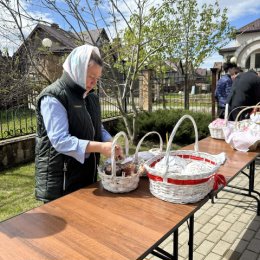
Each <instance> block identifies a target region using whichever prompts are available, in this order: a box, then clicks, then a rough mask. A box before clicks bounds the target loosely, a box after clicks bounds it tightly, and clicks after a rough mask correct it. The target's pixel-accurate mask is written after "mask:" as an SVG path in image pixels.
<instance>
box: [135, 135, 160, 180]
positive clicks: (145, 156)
mask: <svg viewBox="0 0 260 260" xmlns="http://www.w3.org/2000/svg"><path fill="white" fill-rule="evenodd" d="M151 134H156V135H158V137H159V140H160V147H159V149H157V148H156V150H155V149H150V150H149V151H144V152H139V150H140V147H141V145H142V143H143V141H144V139H145V138H146V137H147V136H149V135H151ZM162 150H163V140H162V137H161V135H160V134H159V133H158V132H156V131H152V132H149V133H147V134H145V135H144V136H143V137H142V138H141V140H140V141H139V142H138V144H137V146H136V149H135V154H134V163H135V164H136V165H137V167H138V172H139V174H140V176H141V177H145V176H146V169H145V167H144V163H145V162H146V161H148V160H149V159H151V158H152V157H154V155H155V154H160V153H162Z"/></svg>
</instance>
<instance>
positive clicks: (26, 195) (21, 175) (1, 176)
mask: <svg viewBox="0 0 260 260" xmlns="http://www.w3.org/2000/svg"><path fill="white" fill-rule="evenodd" d="M41 204H42V202H39V201H37V200H36V199H35V197H34V163H29V164H26V165H23V166H20V167H15V168H12V169H8V170H5V171H3V172H0V221H2V220H4V219H7V218H10V217H12V216H15V215H18V214H20V213H22V212H24V211H27V210H29V209H31V208H34V207H37V206H39V205H41Z"/></svg>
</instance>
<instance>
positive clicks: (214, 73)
mask: <svg viewBox="0 0 260 260" xmlns="http://www.w3.org/2000/svg"><path fill="white" fill-rule="evenodd" d="M210 70H211V72H212V77H211V116H212V120H214V119H215V116H216V113H215V103H216V100H215V89H216V84H217V70H218V69H217V68H211V69H210Z"/></svg>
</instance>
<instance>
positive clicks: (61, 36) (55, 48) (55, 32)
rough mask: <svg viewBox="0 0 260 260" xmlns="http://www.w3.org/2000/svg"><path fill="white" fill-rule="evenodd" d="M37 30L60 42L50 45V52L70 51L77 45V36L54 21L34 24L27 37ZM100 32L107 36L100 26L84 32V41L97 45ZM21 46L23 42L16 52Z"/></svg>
mask: <svg viewBox="0 0 260 260" xmlns="http://www.w3.org/2000/svg"><path fill="white" fill-rule="evenodd" d="M37 30H43V31H44V32H45V33H46V36H47V37H48V36H49V37H50V38H52V39H55V40H56V41H57V42H59V43H60V44H59V45H57V44H54V45H52V46H51V47H50V51H51V52H56V53H59V52H61V53H64V52H71V51H72V49H74V48H75V47H77V46H78V45H79V38H78V36H77V35H76V34H74V33H72V32H70V31H65V30H63V29H62V28H60V27H59V25H58V24H55V23H53V24H51V25H50V26H49V25H45V24H41V23H38V24H37V25H36V26H35V28H34V29H33V30H32V32H31V33H30V34H29V36H28V37H27V39H30V38H31V37H32V36H33V35H34V33H35V32H36V31H37ZM101 34H103V35H105V37H107V34H106V32H105V30H104V29H103V28H102V29H95V30H89V33H88V32H84V33H83V38H84V41H85V42H86V43H89V44H91V45H97V43H98V41H99V40H100V38H101ZM107 39H108V37H107ZM22 46H23V44H22V45H21V46H20V47H19V49H18V50H17V51H16V53H19V51H20V49H21V48H22Z"/></svg>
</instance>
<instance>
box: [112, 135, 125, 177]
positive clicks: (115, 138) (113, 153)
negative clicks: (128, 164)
mask: <svg viewBox="0 0 260 260" xmlns="http://www.w3.org/2000/svg"><path fill="white" fill-rule="evenodd" d="M121 136H123V137H124V139H125V156H126V157H127V156H128V152H129V141H128V138H127V135H126V133H125V132H123V131H121V132H119V133H117V134H116V135H115V137H114V138H113V142H112V152H111V171H112V172H111V175H112V176H116V158H115V148H116V145H117V140H118V138H119V137H121Z"/></svg>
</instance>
